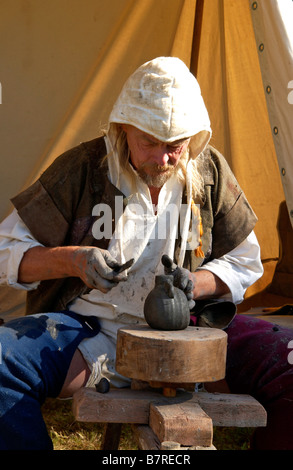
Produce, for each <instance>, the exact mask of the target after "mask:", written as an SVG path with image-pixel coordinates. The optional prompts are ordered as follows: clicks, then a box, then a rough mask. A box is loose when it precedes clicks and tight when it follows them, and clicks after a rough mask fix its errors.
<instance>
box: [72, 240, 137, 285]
mask: <svg viewBox="0 0 293 470" xmlns="http://www.w3.org/2000/svg"><path fill="white" fill-rule="evenodd" d="M133 261H134V260H133V259H131V260H129V261H128V262H126V263H125V264H124V265H120V264H119V263H118V262H117V260H116V259H115V258H113V257H112V256H111V254H110V253H109V251H107V250H102V249H100V248H95V247H80V248H79V249H77V250H76V251H75V252H74V254H73V262H74V265H75V267H76V268H77V272H78V276H79V277H80V278H81V279H82V280H83V282H84V283H85V284H86V285H87V286H88V287H89V288H90V289H98V290H100V291H101V292H104V293H106V292H108V291H109V290H111V289H112V288H113V287H114V286H116V285H117V284H118V282H120V281H126V279H127V274H126V272H125V270H126V269H128V268H129V267H130V266H131V265H132V264H133Z"/></svg>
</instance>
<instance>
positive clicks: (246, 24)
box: [0, 0, 293, 317]
mask: <svg viewBox="0 0 293 470" xmlns="http://www.w3.org/2000/svg"><path fill="white" fill-rule="evenodd" d="M0 9H1V24H0V49H1V55H0V84H1V86H0V121H1V125H0V158H1V185H0V194H1V198H0V216H1V218H3V217H4V216H5V215H7V214H8V212H9V211H10V210H11V205H10V203H9V202H8V201H9V198H11V197H12V196H14V195H15V194H16V193H18V192H19V191H20V190H21V189H23V188H24V187H26V186H28V185H29V184H30V183H32V182H33V181H34V180H35V179H36V178H37V177H38V175H39V174H40V173H41V172H42V171H43V170H44V169H45V168H46V167H47V166H48V165H49V164H50V163H51V162H52V161H53V160H54V159H55V158H56V157H57V156H58V155H59V154H61V153H62V152H63V151H64V150H67V149H68V148H70V147H73V146H74V145H76V144H78V143H79V142H81V141H84V140H89V139H92V138H94V137H95V136H96V135H97V134H98V132H99V128H100V127H102V126H103V125H104V124H105V123H106V122H107V118H108V115H109V112H110V110H111V107H112V104H113V103H114V101H115V99H116V97H117V95H118V93H119V91H120V89H121V86H122V84H123V82H124V80H125V79H126V78H127V77H128V76H129V74H130V73H131V72H132V71H134V70H135V69H136V68H137V66H139V65H140V64H142V63H143V62H145V61H147V60H149V59H152V58H154V57H156V56H160V55H172V56H178V57H180V58H181V59H182V60H183V61H184V62H185V63H186V64H187V65H188V66H189V67H190V69H191V71H192V72H193V73H194V74H195V75H196V76H197V78H198V80H199V83H200V86H201V88H202V94H203V97H204V100H205V102H206V105H207V108H208V111H209V114H210V118H211V122H212V128H213V137H212V142H211V143H212V145H214V146H215V147H216V148H218V149H219V150H220V151H221V152H222V153H223V154H224V155H225V157H226V158H227V160H228V161H229V163H230V165H231V167H232V169H233V171H234V173H235V175H236V177H237V179H238V181H239V182H240V185H241V186H242V188H243V189H244V191H245V193H246V195H247V197H248V199H249V201H250V203H251V204H252V206H253V208H254V210H255V212H256V214H257V216H258V219H259V222H258V224H257V226H256V234H257V236H258V239H259V242H260V245H261V250H262V260H263V263H264V267H265V274H264V276H263V278H262V279H261V280H260V281H259V282H258V283H257V284H256V285H255V286H253V287H252V288H250V289H249V291H248V293H247V297H248V298H251V299H256V295H257V294H258V293H260V292H263V291H264V290H265V289H266V288H267V286H268V285H270V283H271V281H272V279H273V277H274V273H275V269H276V264H277V262H278V261H279V263H280V259H281V257H282V259H283V261H284V253H281V254H280V253H279V251H280V242H279V233H278V229H277V223H278V217H279V212H280V205H281V203H282V201H285V210H284V217H285V219H286V220H287V222H288V223H287V222H286V224H287V225H286V224H285V225H286V229H285V230H286V234H287V233H288V234H289V235H288V236H287V235H286V236H287V241H288V246H289V245H290V240H291V241H292V238H291V239H290V237H292V233H291V232H290V230H291V229H292V223H293V184H292V182H293V150H292V149H293V132H292V122H293V119H292V118H293V58H292V47H293V46H292V45H293V41H292V32H290V27H291V25H292V24H293V20H292V17H293V13H292V10H293V2H292V1H291V0H258V1H250V0H107V1H105V0H50V2H43V1H40V0H26V1H23V0H13V1H11V2H1V3H0ZM290 15H291V16H290ZM290 18H291V23H290ZM288 25H289V28H288ZM291 30H292V27H291ZM290 34H291V37H290ZM288 237H289V238H288ZM291 256H292V252H291ZM291 260H292V258H291ZM283 264H284V263H283ZM285 271H287V274H288V273H289V274H288V276H289V279H290V273H291V279H290V282H291V285H293V281H292V279H293V270H292V268H291V267H290V266H289V267H288V264H287V265H286V261H285ZM288 276H287V275H286V276H285V277H286V279H288ZM289 285H290V284H289ZM280 294H282V295H284V292H280ZM285 294H286V295H290V293H289V294H288V292H285ZM292 295H293V294H292ZM0 300H1V301H0V316H2V317H3V316H5V315H8V316H9V315H12V314H13V315H15V314H18V313H20V312H22V309H23V302H24V300H23V293H22V292H18V293H17V295H16V293H15V292H13V294H11V291H10V289H6V288H1V289H0ZM291 300H292V299H291ZM276 301H277V300H276ZM278 301H279V300H278ZM272 302H273V300H272ZM291 303H292V302H291Z"/></svg>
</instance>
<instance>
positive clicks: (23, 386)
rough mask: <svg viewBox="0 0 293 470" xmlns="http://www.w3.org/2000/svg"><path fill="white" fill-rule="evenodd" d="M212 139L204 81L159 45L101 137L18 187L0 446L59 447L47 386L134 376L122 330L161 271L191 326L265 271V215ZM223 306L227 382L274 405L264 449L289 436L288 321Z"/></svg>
mask: <svg viewBox="0 0 293 470" xmlns="http://www.w3.org/2000/svg"><path fill="white" fill-rule="evenodd" d="M210 138H211V127H210V121H209V116H208V112H207V110H206V107H205V105H204V101H203V98H202V96H201V92H200V87H199V85H198V83H197V81H196V79H195V78H194V76H193V75H192V74H191V73H190V72H189V70H188V68H187V67H186V66H185V64H183V62H181V61H180V60H179V59H177V58H172V57H159V58H156V59H154V60H151V61H149V62H147V63H145V64H143V65H142V66H141V67H139V68H138V69H137V70H136V71H135V72H134V73H133V74H132V75H131V76H130V78H129V79H128V80H127V81H126V83H125V85H124V87H123V88H122V91H121V93H120V95H119V97H118V99H117V101H116V103H115V105H114V107H113V110H112V112H111V115H110V117H109V124H108V127H107V129H106V131H105V133H104V134H103V135H102V136H101V137H98V138H96V139H94V140H92V141H90V142H85V143H82V144H81V145H79V146H78V147H75V148H74V149H71V150H69V151H67V152H65V153H64V154H63V155H61V156H60V157H58V158H57V159H56V160H55V162H53V164H52V165H51V166H50V167H49V168H48V169H47V170H46V171H45V172H44V173H43V174H42V176H41V177H40V178H39V180H38V181H36V182H35V183H34V184H33V185H32V186H31V187H30V188H28V189H27V190H25V191H23V192H22V193H21V194H19V195H17V196H16V197H14V198H13V199H12V202H13V204H14V206H15V209H14V211H13V212H12V213H11V215H10V216H8V218H7V219H5V220H4V221H3V222H2V224H1V227H0V237H1V240H0V264H1V270H0V272H1V283H2V284H8V285H10V286H13V287H15V288H19V289H25V290H27V316H24V317H22V318H19V319H16V320H12V321H10V322H8V323H7V324H4V325H3V326H2V327H1V328H0V343H1V347H2V365H1V367H0V449H51V448H52V443H51V440H50V438H49V436H48V434H47V431H46V428H45V425H44V422H43V418H42V416H41V411H40V406H41V404H42V403H43V402H44V400H45V399H46V397H48V396H50V397H58V396H59V397H71V396H72V395H73V393H74V392H75V391H77V390H78V389H79V388H80V387H83V386H93V385H95V384H96V383H98V382H99V381H100V379H101V378H106V379H107V380H108V381H109V382H110V383H111V385H112V386H114V387H125V386H129V379H128V378H126V377H123V376H121V375H120V374H118V373H117V371H116V370H115V353H116V338H117V330H118V329H119V328H120V327H123V326H125V325H131V324H132V325H133V324H142V323H145V320H144V315H143V305H144V300H145V298H146V296H147V294H148V293H149V291H150V290H151V289H152V287H153V285H154V281H155V276H156V275H158V274H162V273H164V272H168V273H171V274H172V275H173V276H174V284H176V285H177V286H179V287H180V288H181V289H182V290H183V291H184V292H185V293H186V296H187V299H188V301H189V305H190V309H191V324H194V323H196V322H197V321H199V319H200V314H199V313H198V311H199V310H200V308H199V307H201V306H202V302H205V301H206V300H209V301H210V299H213V301H214V302H215V304H216V305H217V306H220V307H221V304H222V303H223V302H227V301H229V302H230V303H231V304H233V305H237V304H238V303H240V302H241V301H242V300H243V298H244V294H245V291H246V289H247V287H249V286H250V285H252V284H253V283H254V282H255V281H256V280H257V279H258V278H259V277H260V276H261V275H262V273H263V268H262V265H261V261H260V249H259V244H258V242H257V239H256V236H255V234H254V226H255V224H256V222H257V218H256V216H255V214H254V212H253V210H252V208H251V206H250V205H249V203H248V201H247V199H246V197H245V195H244V193H243V191H242V190H241V188H240V186H239V184H238V182H237V181H236V179H235V177H234V175H233V173H232V172H231V170H230V168H229V166H228V164H227V162H226V160H225V159H224V157H223V156H222V155H221V154H220V153H219V152H217V151H216V150H215V149H213V148H212V147H211V146H210V145H209V141H210ZM109 224H110V230H109ZM105 226H107V230H105ZM162 260H163V262H162ZM218 312H219V313H218V314H217V315H216V316H215V318H213V321H212V324H211V326H217V327H220V328H224V329H225V331H226V332H227V334H228V356H227V376H226V380H227V382H228V385H229V387H230V389H231V391H232V392H237V393H241V392H242V393H250V394H251V395H253V396H255V397H256V398H257V399H258V400H259V401H261V403H263V405H264V406H265V407H266V409H267V411H268V413H269V415H268V416H269V424H268V427H267V428H266V429H265V430H261V431H260V432H259V434H257V433H256V438H255V447H256V448H266V447H268V448H282V447H281V446H284V445H285V446H287V448H291V447H292V444H291V442H290V439H288V438H287V439H286V438H285V437H284V436H286V435H287V434H288V433H289V432H290V429H289V428H290V426H292V424H288V423H287V424H286V425H285V421H284V416H285V415H284V412H285V414H286V416H287V414H288V413H292V404H291V401H292V400H291V397H292V390H293V386H292V368H291V367H290V365H288V361H287V362H286V358H287V349H286V348H287V344H288V342H289V341H290V339H291V338H290V334H291V333H290V332H289V331H287V330H282V331H279V334H278V338H277V336H276V334H275V332H274V330H273V328H272V325H270V324H269V323H267V322H259V321H255V320H254V323H253V325H251V319H249V318H247V317H245V316H244V315H236V316H235V311H233V314H231V317H230V318H228V319H227V318H226V317H225V316H223V315H222V313H221V312H222V310H221V308H219V309H218ZM213 322H214V324H213ZM260 337H263V338H265V341H263V342H260V341H259V340H260ZM277 340H278V344H279V349H278V360H276V357H273V352H272V349H271V344H272V343H275V342H276V341H277ZM264 371H265V373H264ZM285 385H286V389H285ZM283 386H284V387H283ZM284 400H285V401H286V400H287V401H286V403H287V405H286V407H284V403H285V401H284ZM290 400H291V401H290ZM289 401H290V404H289V405H288V403H289ZM270 410H271V413H270ZM280 410H283V411H284V410H285V411H284V412H279V411H280ZM292 421H293V420H291V422H292ZM280 429H282V438H281V436H280ZM284 430H285V431H286V432H284ZM291 435H292V434H291ZM272 446H273V447H272ZM290 446H291V447H290Z"/></svg>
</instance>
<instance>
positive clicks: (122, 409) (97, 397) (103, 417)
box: [73, 388, 162, 424]
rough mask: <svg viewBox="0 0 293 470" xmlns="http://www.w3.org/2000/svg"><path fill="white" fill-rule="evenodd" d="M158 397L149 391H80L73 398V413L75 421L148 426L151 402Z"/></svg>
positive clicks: (85, 389) (88, 389)
mask: <svg viewBox="0 0 293 470" xmlns="http://www.w3.org/2000/svg"><path fill="white" fill-rule="evenodd" d="M161 397H162V395H161V394H160V393H156V392H151V391H136V390H130V389H120V390H110V391H109V392H108V393H98V392H96V390H95V389H94V388H82V389H80V390H79V391H78V392H77V393H75V394H74V396H73V413H74V416H75V418H76V420H77V421H84V422H92V423H140V424H147V423H148V421H149V407H150V402H151V401H152V400H158V399H160V398H161Z"/></svg>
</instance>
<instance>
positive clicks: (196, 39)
mask: <svg viewBox="0 0 293 470" xmlns="http://www.w3.org/2000/svg"><path fill="white" fill-rule="evenodd" d="M203 9H204V0H196V7H195V18H194V30H193V43H192V51H191V61H190V70H191V72H192V73H193V74H194V75H195V77H196V76H197V72H198V62H199V48H200V39H201V28H202V18H203Z"/></svg>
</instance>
